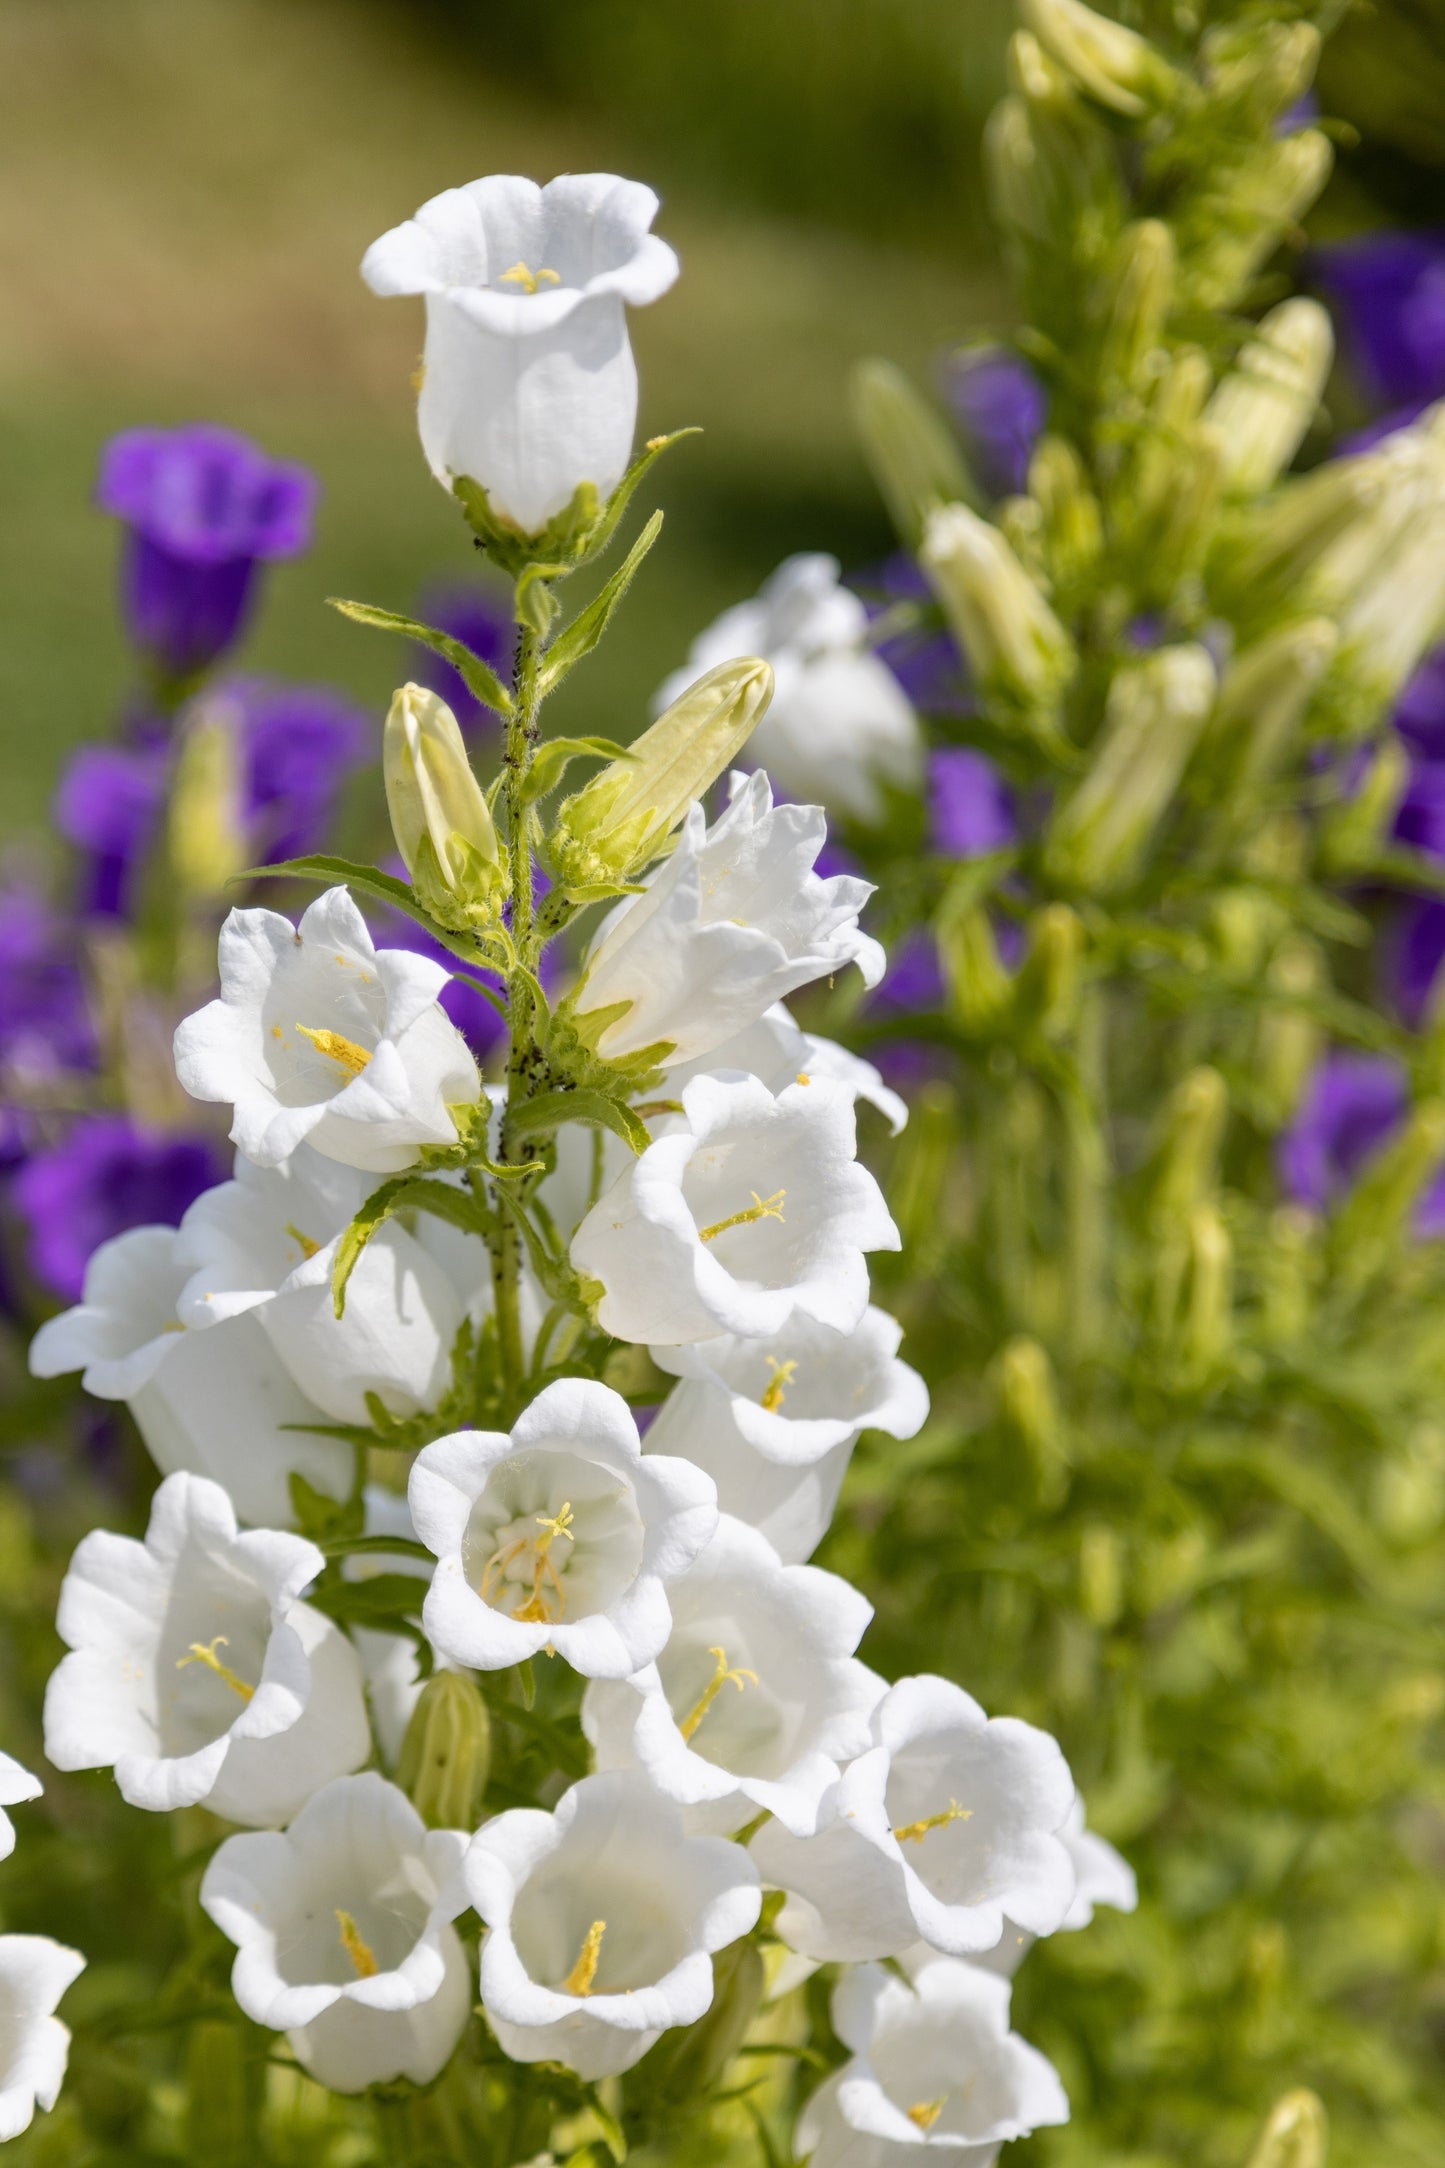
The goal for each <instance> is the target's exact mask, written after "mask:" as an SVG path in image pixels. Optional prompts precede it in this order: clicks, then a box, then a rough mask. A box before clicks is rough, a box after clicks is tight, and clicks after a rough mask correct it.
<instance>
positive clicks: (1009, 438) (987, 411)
mask: <svg viewBox="0 0 1445 2168" xmlns="http://www.w3.org/2000/svg"><path fill="white" fill-rule="evenodd" d="M943 388H944V395H945V397H946V398H947V400H948V403H949V406H950V407H951V408H952V409H953V413H954V417H955V419H956V420H957V422H958V425H959V427H960V429H961V430H962V431H963V434H964V437H965V439H966V441H967V444H968V450H969V456H970V458H971V460H972V462H973V467H974V471H975V472H976V474H977V475H978V478H979V480H980V482H981V483H982V484H983V486H984V488H985V489H986V490H987V491H988V494H989V495H990V496H991V497H1011V496H1016V495H1017V494H1018V492H1019V491H1020V490H1022V489H1023V488H1024V487H1025V486H1026V485H1027V482H1028V473H1029V461H1030V460H1031V459H1032V457H1033V452H1034V446H1035V445H1036V444H1037V442H1038V440H1039V436H1040V434H1041V432H1042V430H1043V427H1044V423H1045V421H1046V420H1047V419H1048V411H1049V401H1048V394H1047V392H1046V391H1045V390H1044V387H1043V385H1042V384H1041V383H1040V382H1039V379H1038V378H1037V377H1036V376H1035V374H1034V372H1033V370H1032V369H1031V368H1030V367H1029V365H1028V363H1027V362H1026V361H1025V360H1024V359H1023V356H1022V355H1021V354H1015V353H1014V352H1013V351H1012V350H1011V349H1010V348H1009V347H1006V346H980V347H974V348H972V349H971V350H966V351H965V352H963V353H961V354H955V355H953V356H952V357H951V359H950V360H949V362H948V363H947V365H946V367H945V370H944V380H943Z"/></svg>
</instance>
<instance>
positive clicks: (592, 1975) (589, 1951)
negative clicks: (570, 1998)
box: [562, 1920, 607, 1995]
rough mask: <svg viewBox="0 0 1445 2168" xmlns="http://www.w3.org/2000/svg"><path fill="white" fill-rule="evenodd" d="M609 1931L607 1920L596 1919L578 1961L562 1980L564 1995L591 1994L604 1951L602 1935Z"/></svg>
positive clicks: (579, 1952)
mask: <svg viewBox="0 0 1445 2168" xmlns="http://www.w3.org/2000/svg"><path fill="white" fill-rule="evenodd" d="M606 1932H607V1922H606V1920H594V1921H593V1922H592V1925H591V1926H590V1927H589V1928H588V1930H587V1933H586V1936H585V1937H584V1939H583V1943H582V1947H581V1949H580V1950H579V1951H578V1953H577V1962H576V1964H575V1965H574V1966H573V1967H572V1970H571V1971H570V1972H569V1973H568V1975H567V1977H566V1979H565V1980H564V1981H563V1982H562V1992H563V1994H564V1995H590V1994H591V1992H592V1982H593V1981H594V1980H595V1979H596V1977H597V1959H598V1957H599V1956H600V1954H601V1951H602V1937H603V1936H604V1935H605V1934H606Z"/></svg>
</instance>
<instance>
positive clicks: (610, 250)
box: [361, 173, 678, 534]
mask: <svg viewBox="0 0 1445 2168" xmlns="http://www.w3.org/2000/svg"><path fill="white" fill-rule="evenodd" d="M657 208H658V205H657V198H656V196H655V195H654V194H653V192H652V190H651V189H650V188H644V187H643V186H642V185H641V184H640V183H639V182H637V181H625V180H619V179H618V177H617V175H616V174H614V173H568V174H564V175H562V177H561V178H560V179H559V180H555V181H549V182H548V183H547V185H546V187H545V188H539V187H538V186H537V184H536V182H535V181H529V180H523V179H520V178H519V177H518V176H517V175H515V174H508V173H494V174H490V175H489V176H488V177H487V178H486V179H485V180H480V181H470V182H468V184H467V185H466V187H464V188H449V189H447V190H446V191H445V192H444V193H443V194H442V195H440V196H433V197H432V199H431V201H430V202H429V203H424V204H423V205H422V207H421V209H420V210H419V211H418V212H417V214H416V216H415V218H410V219H408V220H407V221H406V223H405V224H404V225H401V226H394V227H393V228H392V230H391V231H390V233H384V234H383V235H382V237H381V239H380V240H379V241H374V242H373V243H372V245H371V247H370V248H369V249H368V250H367V252H366V256H365V259H364V261H363V263H362V266H361V275H362V277H363V278H364V279H365V280H366V283H367V285H368V286H369V287H370V288H371V290H372V292H373V293H376V294H425V296H426V354H425V358H424V362H423V376H422V385H421V396H420V401H419V404H418V409H417V421H418V424H419V427H420V429H421V441H422V449H423V450H424V451H425V453H426V456H427V461H428V464H429V465H430V467H431V470H432V472H433V474H435V475H436V477H437V479H438V481H440V482H441V483H442V484H443V485H444V486H445V487H447V488H450V486H451V484H452V482H453V481H454V480H455V479H456V478H457V477H459V476H462V475H466V476H469V477H470V478H471V480H472V481H474V482H480V483H481V485H482V487H483V489H485V490H486V492H487V497H488V501H489V503H490V506H491V509H492V511H493V512H494V513H495V514H496V515H497V516H498V517H499V518H500V519H502V520H505V521H507V522H509V523H510V524H511V525H512V526H514V527H517V528H520V530H521V531H522V533H523V534H536V533H537V532H538V531H539V530H540V529H541V528H542V527H544V526H545V525H546V524H547V521H548V520H549V519H551V518H552V517H553V515H554V514H555V513H557V512H560V511H562V510H563V509H564V507H565V506H566V505H567V504H569V503H570V502H571V499H572V497H573V495H574V493H575V491H576V490H577V489H578V487H579V486H580V485H581V484H582V483H584V482H591V483H593V484H594V485H595V487H596V489H597V493H598V495H599V497H601V498H604V499H605V498H607V497H609V496H610V495H611V494H612V491H613V490H614V489H615V488H616V486H617V484H618V483H619V482H620V481H621V479H622V476H623V474H624V472H625V471H626V468H627V463H628V460H629V459H630V457H631V454H632V434H633V429H634V427H635V426H636V421H637V367H636V364H635V362H634V361H633V358H632V348H631V346H630V344H629V342H628V337H627V315H626V310H627V305H628V304H629V303H630V304H631V305H632V306H633V307H639V306H641V305H642V304H643V303H645V302H648V301H656V300H657V299H658V297H659V296H660V295H662V294H665V293H666V292H667V289H668V287H669V286H671V284H672V283H673V280H674V279H675V278H676V277H677V269H678V265H677V258H676V256H675V255H674V254H673V252H672V250H671V249H670V248H669V247H668V245H667V243H666V242H665V241H662V240H659V239H658V237H657V236H656V235H655V234H653V233H650V232H649V231H648V228H649V227H650V226H651V224H652V221H653V219H654V218H655V217H656V215H657Z"/></svg>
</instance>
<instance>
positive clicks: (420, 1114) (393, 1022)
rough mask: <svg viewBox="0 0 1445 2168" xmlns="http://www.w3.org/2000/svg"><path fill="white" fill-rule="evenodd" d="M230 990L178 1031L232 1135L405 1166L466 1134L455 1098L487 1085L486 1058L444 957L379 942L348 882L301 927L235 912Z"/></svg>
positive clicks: (183, 1071)
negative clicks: (471, 1040)
mask: <svg viewBox="0 0 1445 2168" xmlns="http://www.w3.org/2000/svg"><path fill="white" fill-rule="evenodd" d="M219 961H220V974H221V992H220V997H219V999H218V1000H215V1001H211V1002H208V1003H207V1005H206V1007H205V1008H204V1009H198V1010H197V1011H196V1013H195V1014H194V1015H193V1016H188V1017H187V1018H186V1020H185V1022H184V1023H183V1024H181V1026H180V1027H179V1029H178V1030H177V1032H176V1074H177V1076H178V1077H179V1078H180V1080H181V1082H182V1084H183V1085H184V1086H185V1088H186V1090H187V1091H188V1092H189V1093H190V1095H191V1097H192V1098H193V1099H213V1100H219V1101H220V1102H221V1103H222V1104H223V1105H229V1106H231V1107H233V1108H234V1118H233V1120H232V1123H231V1141H232V1143H233V1144H235V1145H237V1146H239V1148H240V1150H241V1151H243V1152H244V1153H245V1155H246V1157H247V1158H248V1159H252V1160H254V1161H255V1162H256V1164H257V1166H258V1167H278V1166H279V1165H280V1164H281V1162H282V1160H283V1159H288V1158H289V1157H290V1155H291V1154H292V1152H294V1151H295V1149H296V1147H297V1145H298V1144H304V1143H309V1144H312V1145H314V1146H315V1148H316V1150H317V1151H318V1152H324V1153H325V1155H326V1157H327V1158H328V1159H339V1160H340V1161H341V1163H342V1165H343V1166H346V1167H362V1168H364V1169H365V1170H366V1171H367V1172H368V1173H369V1174H396V1173H399V1172H400V1171H401V1169H402V1168H404V1167H411V1166H414V1165H415V1164H416V1161H417V1159H418V1157H419V1155H420V1151H421V1147H422V1146H423V1145H424V1144H436V1145H452V1144H455V1143H456V1141H457V1131H456V1124H455V1122H454V1121H453V1119H452V1116H451V1115H450V1113H449V1112H448V1111H447V1110H448V1108H449V1107H452V1106H461V1105H471V1104H473V1103H474V1102H475V1101H476V1100H477V1099H478V1098H479V1097H480V1095H481V1088H482V1086H481V1078H480V1077H479V1075H478V1073H477V1065H476V1063H475V1062H474V1061H473V1059H472V1057H471V1054H470V1053H469V1052H468V1050H467V1044H466V1041H465V1040H464V1039H463V1037H462V1035H461V1033H460V1032H459V1031H458V1030H457V1028H456V1026H455V1025H454V1024H453V1023H452V1022H451V1021H450V1019H449V1018H448V1017H447V1015H446V1014H445V1012H444V1011H443V1010H442V1009H440V1008H439V1007H438V1006H437V995H438V994H439V993H440V992H441V990H442V988H443V986H445V984H446V982H447V979H448V976H449V974H448V972H447V970H446V968H445V966H444V965H442V964H439V963H433V962H432V961H431V960H430V958H428V957H425V956H414V955H413V954H412V953H411V951H410V950H408V949H378V948H376V946H375V945H374V943H373V941H372V938H371V935H370V933H369V932H368V930H367V926H366V921H365V919H364V918H363V917H362V915H361V913H360V911H358V909H357V908H356V905H355V903H353V901H352V899H351V897H350V895H349V894H348V893H347V891H346V890H345V889H344V888H329V889H327V891H326V893H325V895H323V896H318V897H317V899H316V901H315V902H314V903H313V904H311V905H310V907H309V908H308V909H307V911H306V912H305V913H304V915H303V917H302V919H301V923H300V925H299V926H293V925H292V924H291V921H290V919H289V918H282V917H281V916H280V915H279V914H278V913H277V912H275V911H259V910H253V911H232V912H231V914H230V916H229V917H228V918H227V920H226V923H225V925H224V926H223V927H222V928H221V939H220V947H219Z"/></svg>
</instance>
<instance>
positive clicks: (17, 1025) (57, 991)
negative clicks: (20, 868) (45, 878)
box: [0, 887, 96, 1076]
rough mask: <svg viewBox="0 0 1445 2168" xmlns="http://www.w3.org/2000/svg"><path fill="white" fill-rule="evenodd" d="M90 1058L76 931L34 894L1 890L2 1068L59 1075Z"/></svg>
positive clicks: (82, 1065)
mask: <svg viewBox="0 0 1445 2168" xmlns="http://www.w3.org/2000/svg"><path fill="white" fill-rule="evenodd" d="M95 1051H96V1050H95V1034H94V1031H93V1029H92V1026H91V1020H90V1010H89V1006H88V1004H87V1001H86V998H85V985H84V982H83V980H82V978H81V975H80V968H79V965H78V963H77V960H76V942H75V929H74V927H73V926H72V925H70V923H69V922H68V921H67V920H65V919H63V918H62V917H61V916H60V914H59V913H58V912H56V911H54V910H52V909H51V907H50V905H49V904H48V903H47V902H46V901H45V899H44V897H42V896H41V895H39V894H38V893H37V892H36V891H35V890H34V889H32V888H22V887H16V888H11V889H6V890H3V891H0V1066H3V1067H4V1068H5V1069H6V1070H10V1071H18V1072H23V1073H24V1074H26V1075H31V1076H55V1075H63V1074H64V1073H65V1072H66V1071H69V1070H75V1069H90V1068H93V1067H94V1064H95Z"/></svg>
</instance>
